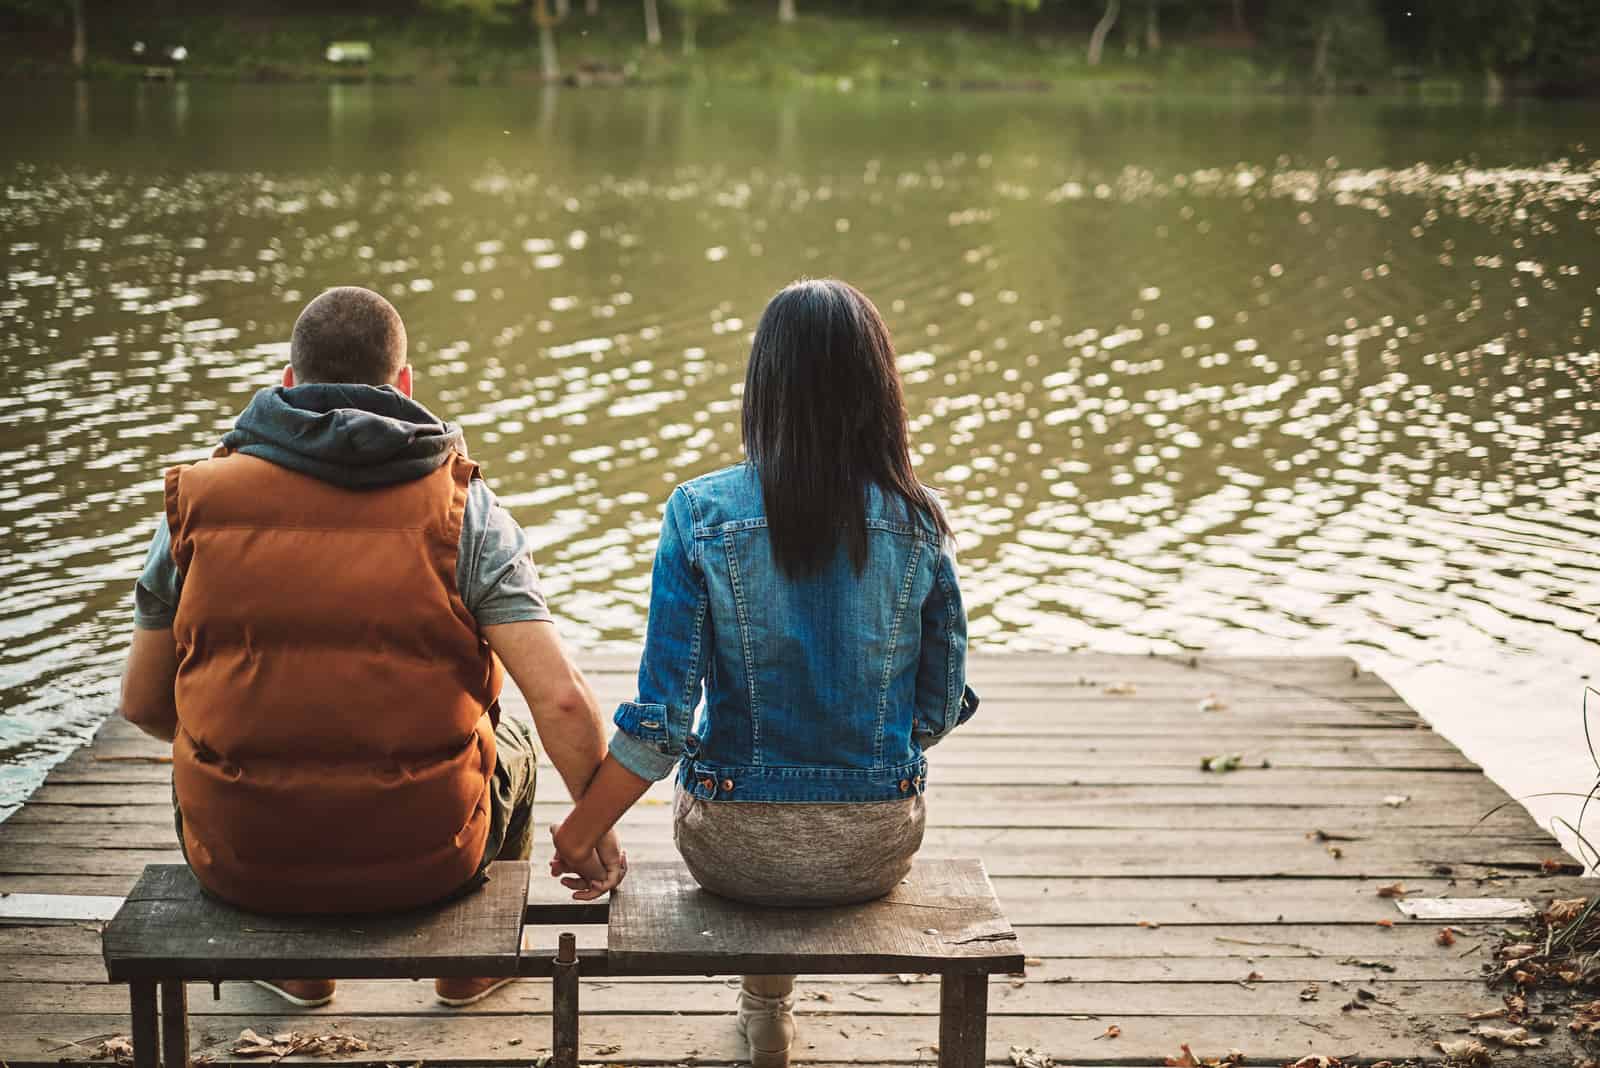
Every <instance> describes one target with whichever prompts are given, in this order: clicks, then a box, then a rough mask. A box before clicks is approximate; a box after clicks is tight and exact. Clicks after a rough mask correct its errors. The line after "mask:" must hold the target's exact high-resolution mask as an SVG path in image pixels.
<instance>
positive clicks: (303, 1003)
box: [251, 979, 333, 1009]
mask: <svg viewBox="0 0 1600 1068" xmlns="http://www.w3.org/2000/svg"><path fill="white" fill-rule="evenodd" d="M251 982H253V983H255V984H256V986H259V987H260V988H261V989H263V990H270V991H272V992H273V993H274V994H276V995H278V996H279V997H280V998H282V999H283V1000H285V1001H287V1002H288V1003H289V1004H291V1005H295V1006H297V1007H299V1008H302V1009H318V1008H321V1007H322V1006H324V1005H326V1004H327V1003H328V1002H330V1001H332V1000H333V995H332V994H329V995H328V996H327V997H325V998H297V997H295V996H294V995H293V994H291V993H289V992H288V991H287V990H285V989H283V987H281V986H277V985H276V984H274V983H269V982H267V980H265V979H253V980H251Z"/></svg>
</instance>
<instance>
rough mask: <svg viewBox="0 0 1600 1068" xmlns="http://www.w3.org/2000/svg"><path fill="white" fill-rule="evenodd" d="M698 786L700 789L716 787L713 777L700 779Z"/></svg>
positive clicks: (713, 788)
mask: <svg viewBox="0 0 1600 1068" xmlns="http://www.w3.org/2000/svg"><path fill="white" fill-rule="evenodd" d="M700 788H701V789H702V790H711V791H715V790H716V788H717V780H715V779H701V780H700Z"/></svg>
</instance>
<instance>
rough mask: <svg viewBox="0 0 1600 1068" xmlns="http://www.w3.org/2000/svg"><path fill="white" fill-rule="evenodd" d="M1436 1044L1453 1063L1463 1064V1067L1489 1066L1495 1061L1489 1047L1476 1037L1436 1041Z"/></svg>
mask: <svg viewBox="0 0 1600 1068" xmlns="http://www.w3.org/2000/svg"><path fill="white" fill-rule="evenodd" d="M1434 1046H1435V1047H1437V1048H1438V1050H1439V1052H1440V1053H1443V1054H1444V1055H1445V1056H1446V1057H1448V1058H1449V1059H1450V1063H1451V1064H1457V1065H1461V1066H1462V1068H1488V1066H1489V1065H1491V1064H1493V1063H1494V1058H1493V1057H1492V1056H1491V1055H1490V1053H1489V1048H1488V1047H1487V1046H1485V1045H1484V1044H1483V1043H1482V1042H1479V1041H1478V1040H1477V1039H1474V1038H1462V1039H1456V1040H1455V1041H1453V1042H1435V1043H1434Z"/></svg>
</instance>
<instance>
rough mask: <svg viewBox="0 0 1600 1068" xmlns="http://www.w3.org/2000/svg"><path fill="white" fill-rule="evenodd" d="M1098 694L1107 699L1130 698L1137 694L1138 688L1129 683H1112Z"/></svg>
mask: <svg viewBox="0 0 1600 1068" xmlns="http://www.w3.org/2000/svg"><path fill="white" fill-rule="evenodd" d="M1100 692H1101V693H1103V694H1105V695H1106V696H1108V697H1132V696H1133V695H1134V694H1136V693H1138V692H1139V687H1137V686H1135V685H1134V684H1133V683H1131V682H1114V683H1112V684H1111V685H1110V686H1107V687H1106V688H1105V689H1103V690H1101V691H1100Z"/></svg>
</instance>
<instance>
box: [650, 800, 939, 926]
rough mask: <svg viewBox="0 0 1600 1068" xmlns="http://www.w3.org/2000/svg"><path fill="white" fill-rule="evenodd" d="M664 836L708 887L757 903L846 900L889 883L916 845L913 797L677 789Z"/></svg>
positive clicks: (870, 894)
mask: <svg viewBox="0 0 1600 1068" xmlns="http://www.w3.org/2000/svg"><path fill="white" fill-rule="evenodd" d="M673 815H674V820H673V838H674V840H675V841H676V842H677V845H678V852H679V853H680V854H682V856H683V861H684V863H685V864H686V865H687V866H688V868H689V872H690V874H692V875H693V876H694V877H695V880H696V881H697V882H699V884H700V885H701V886H702V887H704V888H705V889H707V890H709V891H711V892H712V893H713V894H720V895H721V896H723V897H730V898H733V899H734V900H736V901H748V902H750V903H752V904H756V905H790V906H795V905H848V904H854V903H856V902H859V901H871V900H872V899H873V898H878V897H882V896H883V895H884V894H887V893H888V892H889V891H890V890H893V889H894V888H895V886H896V884H898V883H899V882H900V880H901V879H904V878H905V877H906V873H907V872H909V871H910V870H911V858H912V857H914V856H915V855H916V852H917V850H918V849H919V848H920V847H921V846H922V832H923V828H924V827H925V826H926V823H927V810H926V807H925V805H924V804H923V800H922V797H921V795H918V796H916V797H909V798H903V799H902V798H896V799H895V800H893V801H877V802H871V803H860V804H856V803H852V804H831V805H830V804H794V805H791V804H780V803H777V802H768V801H706V800H703V799H702V798H698V797H693V796H691V795H689V794H686V793H684V792H683V791H682V790H681V789H680V790H679V791H678V792H677V797H676V799H675V801H674V803H673Z"/></svg>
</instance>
